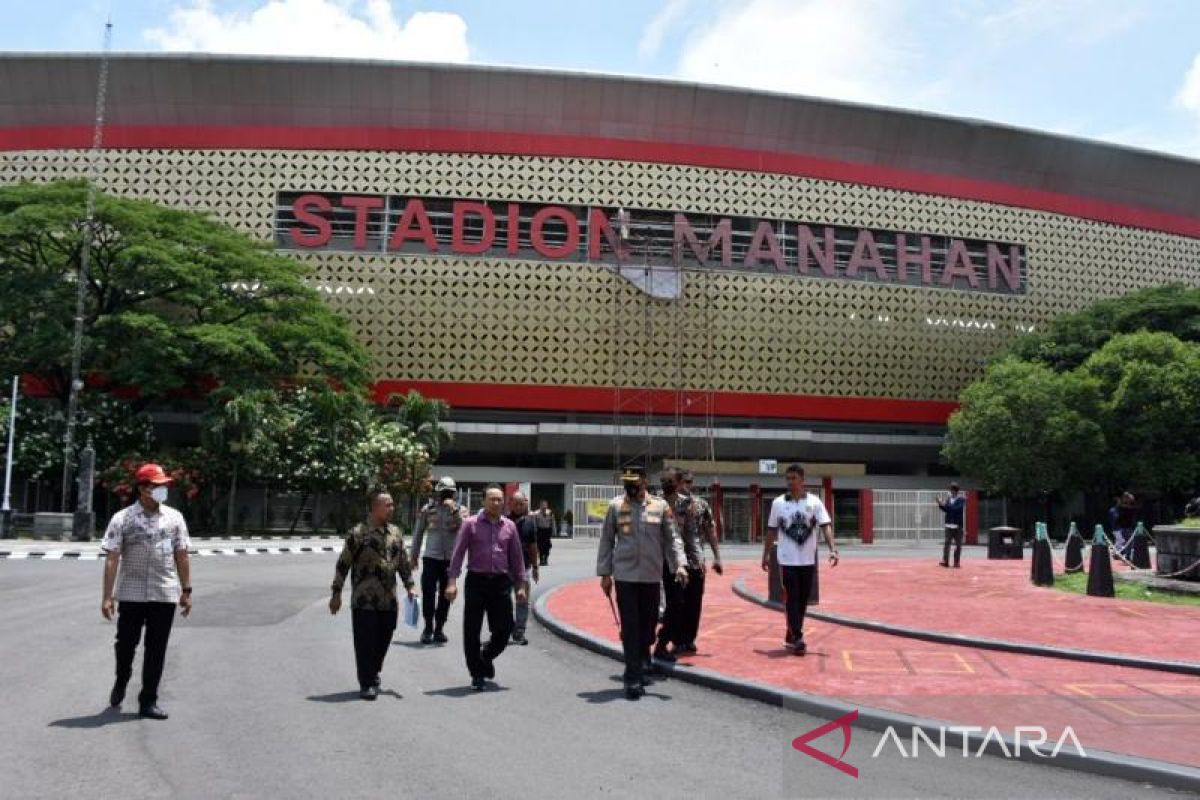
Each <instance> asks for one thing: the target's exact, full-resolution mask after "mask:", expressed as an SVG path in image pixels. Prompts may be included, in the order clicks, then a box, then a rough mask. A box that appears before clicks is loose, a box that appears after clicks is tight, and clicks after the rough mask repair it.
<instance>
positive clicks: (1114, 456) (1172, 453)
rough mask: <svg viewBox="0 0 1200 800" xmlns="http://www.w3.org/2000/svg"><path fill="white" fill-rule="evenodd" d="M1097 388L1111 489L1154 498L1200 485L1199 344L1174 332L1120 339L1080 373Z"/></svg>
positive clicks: (1079, 370)
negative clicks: (1199, 447) (1144, 493)
mask: <svg viewBox="0 0 1200 800" xmlns="http://www.w3.org/2000/svg"><path fill="white" fill-rule="evenodd" d="M1076 372H1077V373H1078V374H1080V375H1081V376H1083V377H1084V378H1085V379H1087V380H1090V381H1092V382H1094V383H1095V385H1096V386H1097V387H1098V389H1099V392H1100V396H1101V398H1102V399H1101V401H1100V404H1099V414H1098V417H1097V418H1098V419H1099V421H1100V424H1101V426H1102V427H1103V430H1104V435H1105V439H1106V441H1107V442H1108V453H1107V458H1105V459H1104V462H1105V465H1106V469H1105V476H1106V478H1107V481H1108V483H1109V485H1110V486H1112V487H1123V488H1130V489H1139V490H1145V491H1149V492H1152V493H1157V492H1166V493H1169V492H1175V491H1184V490H1190V489H1194V488H1195V487H1196V484H1197V482H1198V481H1200V450H1197V448H1196V442H1197V441H1200V344H1193V343H1190V342H1183V341H1180V340H1179V339H1177V338H1176V337H1174V336H1172V335H1171V334H1169V333H1146V332H1142V333H1133V334H1123V335H1119V336H1115V337H1113V338H1112V339H1110V340H1109V341H1108V342H1107V343H1106V344H1105V345H1104V346H1103V347H1102V348H1100V350H1098V351H1097V352H1096V353H1093V354H1092V355H1091V356H1090V357H1089V358H1088V359H1087V361H1085V362H1084V364H1083V366H1081V367H1080V368H1079V369H1078V370H1077V371H1076Z"/></svg>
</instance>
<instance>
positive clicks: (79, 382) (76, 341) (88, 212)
mask: <svg viewBox="0 0 1200 800" xmlns="http://www.w3.org/2000/svg"><path fill="white" fill-rule="evenodd" d="M111 45H112V19H111V18H109V20H108V22H106V23H104V51H103V52H102V53H101V55H100V79H99V82H98V84H97V86H96V123H95V127H94V128H93V129H92V151H91V159H90V163H89V165H88V176H87V205H86V208H85V213H84V222H83V242H82V246H81V247H80V251H79V274H78V275H77V276H76V283H75V331H74V337H73V338H72V341H71V387H70V395H68V400H67V425H66V434H65V435H64V436H63V474H62V510H63V511H64V512H65V511H67V510H68V509H69V508H70V506H71V474H72V471H73V467H74V460H75V458H74V450H75V421H76V417H77V416H78V413H79V393H80V391H82V390H83V379H82V377H81V375H80V362H81V361H82V360H83V316H84V312H85V310H86V305H87V285H88V268H89V266H90V264H89V261H90V259H91V254H92V233H93V228H94V227H95V217H96V182H97V180H98V179H99V177H100V156H101V152H102V151H101V147H102V145H103V143H104V111H105V102H106V99H107V94H108V51H109V48H110V46H111Z"/></svg>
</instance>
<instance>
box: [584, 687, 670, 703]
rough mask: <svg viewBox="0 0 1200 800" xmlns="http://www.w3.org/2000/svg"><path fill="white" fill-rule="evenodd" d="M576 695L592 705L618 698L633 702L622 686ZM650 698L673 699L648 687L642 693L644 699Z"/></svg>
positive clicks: (622, 700)
mask: <svg viewBox="0 0 1200 800" xmlns="http://www.w3.org/2000/svg"><path fill="white" fill-rule="evenodd" d="M575 696H576V697H578V698H579V699H580V700H586V701H588V702H589V703H591V704H592V705H599V704H602V703H612V702H615V701H617V700H620V701H621V702H623V703H628V702H633V701H631V700H626V699H625V688H624V687H621V688H620V689H601V690H600V691H598V692H578V693H576V695H575ZM649 698H654V699H655V700H670V699H671V698H670V697H669V696H667V695H665V694H659V693H658V692H653V691H651V690H650V688H649V687H647V689H646V693H645V694H644V695H642V699H649Z"/></svg>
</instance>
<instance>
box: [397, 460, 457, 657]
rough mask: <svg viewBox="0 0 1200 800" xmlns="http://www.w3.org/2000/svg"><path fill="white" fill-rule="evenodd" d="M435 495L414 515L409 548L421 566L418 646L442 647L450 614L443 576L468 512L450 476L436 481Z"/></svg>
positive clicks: (413, 558) (410, 555) (413, 561)
mask: <svg viewBox="0 0 1200 800" xmlns="http://www.w3.org/2000/svg"><path fill="white" fill-rule="evenodd" d="M434 491H435V496H434V497H433V499H431V500H430V501H429V502H428V503H426V504H425V505H424V506H423V507H422V508H421V510H420V512H419V513H418V514H417V522H416V525H414V526H413V540H412V548H411V550H410V551H409V560H410V562H411V563H412V564H413V568H414V569H416V565H417V564H418V563H419V564H421V595H422V597H421V614H422V616H424V617H425V630H423V631H422V632H421V644H434V643H437V644H445V643H446V642H448V641H449V639H448V638H447V637H446V634H445V633H444V632H443V630H442V629H443V628H444V627H445V625H446V617H447V616H448V615H449V614H450V601H449V600H447V599H446V595H445V591H446V585H447V584H446V575H447V572H448V571H449V569H450V553H451V552H452V551H453V550H454V540H455V538H456V537H457V536H458V529H459V528H461V527H462V524H463V522H464V521H465V520H466V518H467V510H466V509H465V508H463V507H462V506H460V505H459V504H458V500H457V499H456V496H457V494H458V487H457V486H456V485H455V483H454V479H453V478H451V477H450V476H449V475H447V476H445V477H443V478H442V479H441V480H439V481H438V482H437V488H436V489H435V490H434ZM422 543H424V544H425V555H424V558H422V557H421V544H422Z"/></svg>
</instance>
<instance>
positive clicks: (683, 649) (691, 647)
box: [675, 642, 699, 655]
mask: <svg viewBox="0 0 1200 800" xmlns="http://www.w3.org/2000/svg"><path fill="white" fill-rule="evenodd" d="M675 652H676V653H687V654H689V655H695V654H696V653H698V652H699V651H698V650H697V649H696V643H695V642H689V643H688V644H685V645H680V646H679V647H676V648H675Z"/></svg>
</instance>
